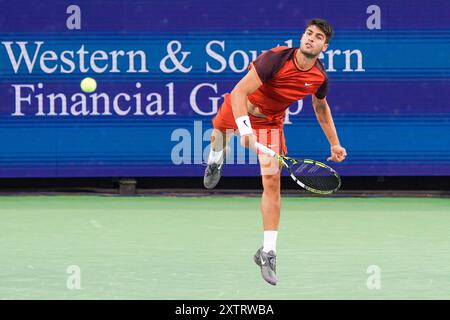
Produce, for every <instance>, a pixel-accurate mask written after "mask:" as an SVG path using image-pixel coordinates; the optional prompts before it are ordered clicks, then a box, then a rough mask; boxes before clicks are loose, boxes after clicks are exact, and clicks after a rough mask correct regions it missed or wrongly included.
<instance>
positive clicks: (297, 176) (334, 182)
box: [255, 142, 341, 194]
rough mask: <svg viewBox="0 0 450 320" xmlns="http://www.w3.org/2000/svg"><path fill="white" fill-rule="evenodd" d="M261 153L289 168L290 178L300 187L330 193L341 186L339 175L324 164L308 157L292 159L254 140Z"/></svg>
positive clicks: (315, 191)
mask: <svg viewBox="0 0 450 320" xmlns="http://www.w3.org/2000/svg"><path fill="white" fill-rule="evenodd" d="M255 147H256V148H257V149H258V150H260V151H261V152H262V153H265V154H267V155H269V156H272V157H274V158H276V159H278V161H280V163H281V164H282V165H283V166H284V167H285V168H287V169H288V170H289V173H290V175H291V178H292V179H293V180H294V181H295V182H296V183H297V184H298V185H300V186H301V187H302V188H304V189H306V190H308V191H310V192H314V193H320V194H330V193H333V192H335V191H337V190H338V189H339V188H340V187H341V177H340V176H339V174H338V173H337V172H336V171H335V170H334V169H333V168H331V167H329V166H327V165H326V164H324V163H322V162H319V161H315V160H310V159H301V160H298V159H293V158H289V157H286V156H282V155H279V154H277V153H276V152H275V151H273V150H271V149H269V148H267V147H266V146H265V145H263V144H261V143H259V142H255Z"/></svg>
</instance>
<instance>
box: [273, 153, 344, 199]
mask: <svg viewBox="0 0 450 320" xmlns="http://www.w3.org/2000/svg"><path fill="white" fill-rule="evenodd" d="M282 164H283V165H284V166H285V167H286V168H287V169H289V172H290V175H291V178H292V179H293V180H294V181H295V182H296V183H297V184H298V185H300V186H301V187H302V188H304V189H306V190H308V191H310V192H313V193H319V194H330V193H333V192H336V191H337V190H339V188H340V187H341V184H342V181H341V177H340V176H339V174H338V173H337V172H336V171H335V170H334V169H333V168H331V167H330V166H328V165H326V164H324V163H322V162H319V161H316V160H312V159H301V160H298V159H293V158H289V157H285V156H283V157H282Z"/></svg>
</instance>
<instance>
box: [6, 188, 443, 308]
mask: <svg viewBox="0 0 450 320" xmlns="http://www.w3.org/2000/svg"><path fill="white" fill-rule="evenodd" d="M0 219H1V223H0V261H1V265H0V298H1V299H431V298H434V299H450V237H449V235H450V199H436V198H434V199H431V198H421V199H419V198H284V199H283V203H282V220H281V229H280V233H279V236H278V266H277V273H278V277H279V284H278V285H277V286H276V287H272V286H270V285H268V284H266V283H265V282H264V281H263V280H262V278H261V276H260V271H259V268H258V267H257V266H256V265H255V264H254V262H253V261H252V256H253V254H254V252H255V251H256V249H257V248H258V246H260V244H261V242H262V231H261V219H260V211H259V198H245V197H200V198H188V197H108V196H2V197H0ZM70 266H78V267H79V268H80V273H81V277H80V281H81V289H79V290H76V289H75V290H70V289H68V288H67V282H68V279H69V277H71V275H72V278H70V279H71V280H73V279H74V278H73V275H75V273H72V272H74V271H73V269H69V272H70V273H67V271H68V268H69V267H70ZM369 266H376V268H379V271H380V284H381V288H380V289H372V290H370V289H368V286H367V282H368V279H369V277H372V278H371V280H374V278H373V277H374V276H375V274H373V273H367V270H368V268H369ZM369 282H370V281H369ZM72 283H75V282H72ZM371 283H376V282H373V281H372V282H371Z"/></svg>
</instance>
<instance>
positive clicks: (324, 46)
mask: <svg viewBox="0 0 450 320" xmlns="http://www.w3.org/2000/svg"><path fill="white" fill-rule="evenodd" d="M327 49H328V43H325V44H324V45H323V48H322V51H326V50H327Z"/></svg>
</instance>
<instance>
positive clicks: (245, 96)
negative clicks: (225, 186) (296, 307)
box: [203, 19, 347, 285]
mask: <svg viewBox="0 0 450 320" xmlns="http://www.w3.org/2000/svg"><path fill="white" fill-rule="evenodd" d="M332 35H333V30H332V27H331V26H330V25H329V24H328V22H326V21H325V20H322V19H313V20H311V21H310V22H309V23H308V24H307V27H306V30H305V32H304V33H303V35H302V38H301V43H300V47H299V48H288V47H276V48H273V49H271V50H269V51H266V52H264V53H263V54H261V55H260V56H259V57H258V58H257V59H256V60H255V61H254V62H252V63H251V65H250V66H249V72H248V73H247V74H246V75H245V76H244V77H243V78H242V79H241V80H240V81H239V83H238V84H237V85H236V86H235V87H234V89H233V90H232V92H231V94H226V95H225V97H224V102H223V104H222V105H221V107H220V109H219V110H218V113H217V115H216V116H215V118H214V119H213V121H212V122H213V126H214V130H213V133H212V135H211V151H210V154H209V157H208V165H207V167H206V170H205V175H204V180H203V183H204V185H205V187H206V188H208V189H212V188H214V187H215V186H216V185H217V183H218V182H219V180H220V177H221V171H222V167H223V162H224V149H225V146H226V143H227V142H228V140H229V138H230V134H229V132H230V130H231V132H232V133H233V132H234V130H236V129H237V130H239V134H240V136H241V138H240V139H241V144H242V145H243V146H245V147H247V148H248V147H250V148H252V149H254V143H255V141H258V142H259V143H261V144H264V145H266V146H268V147H269V148H271V149H272V150H274V151H275V152H277V153H279V154H286V153H287V148H286V143H285V138H284V133H283V122H284V117H285V112H286V109H287V108H288V107H289V106H290V105H291V104H292V103H293V102H295V101H298V100H301V99H303V98H304V97H306V96H308V95H311V96H312V103H313V107H314V111H315V114H316V117H317V120H318V122H319V124H320V126H321V128H322V130H323V132H324V133H325V136H326V137H327V139H328V141H329V143H330V146H331V155H330V157H329V158H328V161H330V160H331V161H335V162H341V161H343V160H344V159H345V157H346V156H347V152H346V150H345V149H344V148H343V147H342V146H341V144H340V142H339V139H338V135H337V133H336V128H335V126H334V122H333V117H332V115H331V111H330V107H329V106H328V102H327V99H326V96H327V91H328V79H327V74H326V72H325V69H324V67H323V65H322V63H321V62H320V61H319V59H318V56H319V54H320V53H321V52H322V51H325V50H326V49H327V48H328V44H329V41H330V39H331V37H332ZM258 160H259V163H260V167H261V175H262V184H263V189H264V191H263V194H262V199H261V211H262V218H263V227H264V241H263V246H262V247H261V248H259V249H258V251H257V252H256V254H255V256H254V261H255V262H256V264H257V265H258V266H260V268H261V274H262V277H263V278H264V280H265V281H267V282H268V283H270V284H272V285H275V284H276V283H277V276H276V252H277V250H276V241H277V235H278V225H279V222H280V198H281V196H280V172H281V168H280V166H279V163H278V162H277V160H276V159H275V158H271V157H269V156H267V155H265V154H262V153H259V152H258Z"/></svg>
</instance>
